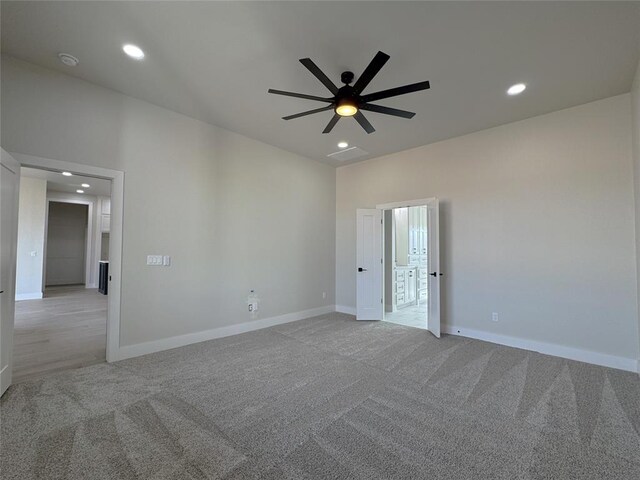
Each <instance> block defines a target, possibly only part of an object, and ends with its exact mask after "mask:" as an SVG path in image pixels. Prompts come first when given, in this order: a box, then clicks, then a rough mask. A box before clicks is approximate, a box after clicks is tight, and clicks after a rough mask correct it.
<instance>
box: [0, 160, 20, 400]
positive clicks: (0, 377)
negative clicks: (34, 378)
mask: <svg viewBox="0 0 640 480" xmlns="http://www.w3.org/2000/svg"><path fill="white" fill-rule="evenodd" d="M4 175H15V178H13V179H11V180H12V182H13V185H14V186H15V191H14V192H13V199H12V200H11V202H10V206H11V207H12V208H11V210H10V211H9V213H10V215H11V216H10V218H7V217H4V216H3V217H2V224H0V230H4V229H6V228H9V233H10V235H11V240H10V242H9V244H8V245H7V244H3V245H2V246H1V247H0V248H1V249H2V253H3V254H4V255H5V259H6V258H7V257H8V261H9V265H7V264H6V263H3V264H2V269H3V270H5V272H6V270H7V269H8V270H9V279H8V280H9V284H8V285H7V284H6V283H4V282H3V283H2V285H1V286H2V289H3V293H2V307H3V308H2V309H3V310H4V312H0V395H2V394H3V393H4V392H5V391H6V390H7V388H9V385H11V377H12V374H13V321H14V316H15V307H16V259H17V246H18V201H19V196H20V164H19V163H18V161H17V160H16V159H15V158H13V157H12V156H11V155H10V154H9V153H8V152H7V151H6V150H4V149H2V151H1V155H0V176H4ZM5 212H6V210H5ZM7 250H9V252H8V255H7ZM5 314H6V316H4V315H5ZM3 358H4V359H6V361H2V359H3Z"/></svg>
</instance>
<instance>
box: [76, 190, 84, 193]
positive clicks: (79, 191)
mask: <svg viewBox="0 0 640 480" xmlns="http://www.w3.org/2000/svg"><path fill="white" fill-rule="evenodd" d="M76 193H84V190H76Z"/></svg>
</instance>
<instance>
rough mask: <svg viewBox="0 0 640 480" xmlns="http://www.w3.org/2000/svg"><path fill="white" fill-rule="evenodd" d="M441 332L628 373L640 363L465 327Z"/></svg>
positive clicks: (451, 327)
mask: <svg viewBox="0 0 640 480" xmlns="http://www.w3.org/2000/svg"><path fill="white" fill-rule="evenodd" d="M442 331H443V332H444V333H448V334H450V335H460V336H462V337H467V338H475V339H476V340H483V341H485V342H490V343H497V344H499V345H506V346H508V347H515V348H522V349H524V350H530V351H532V352H539V353H544V354H546V355H553V356H555V357H562V358H567V359H569V360H576V361H578V362H585V363H592V364H594V365H600V366H603V367H611V368H617V369H619V370H626V371H629V372H638V368H639V366H640V365H639V363H640V362H639V361H638V360H636V359H634V358H626V357H618V356H615V355H608V354H605V353H599V352H594V351H591V350H582V349H579V348H574V347H566V346H564V345H557V344H554V343H545V342H538V341H534V340H526V339H524V338H518V337H510V336H508V335H500V334H497V333H491V332H484V331H481V330H473V329H470V328H465V327H456V326H450V325H443V328H442Z"/></svg>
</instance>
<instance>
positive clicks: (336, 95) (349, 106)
mask: <svg viewBox="0 0 640 480" xmlns="http://www.w3.org/2000/svg"><path fill="white" fill-rule="evenodd" d="M389 58H390V57H389V55H387V54H386V53H383V52H378V53H376V56H375V57H373V60H371V63H369V65H368V66H367V68H365V70H364V72H362V75H360V78H358V81H357V82H356V83H355V84H354V85H353V86H351V85H350V84H351V83H352V82H353V78H354V76H353V72H342V75H341V77H340V80H341V81H342V83H344V86H343V87H340V88H338V87H336V85H335V84H334V83H333V82H332V81H331V80H330V79H329V77H327V76H326V75H325V74H324V73H323V72H322V70H320V68H318V66H317V65H316V64H315V63H313V61H311V59H310V58H302V59H300V63H302V65H304V66H305V67H307V70H309V71H310V72H311V73H312V74H313V75H314V76H315V77H316V78H317V79H318V80H320V82H322V84H323V85H324V86H325V87H327V88H328V89H329V91H330V92H331V93H332V94H333V97H327V98H325V97H317V96H315V95H305V94H303V93H294V92H285V91H282V90H274V89H272V88H270V89H269V93H275V94H277V95H286V96H288V97H296V98H304V99H307V100H316V101H318V102H325V103H328V104H329V105H327V106H326V107H321V108H316V109H314V110H309V111H306V112H302V113H296V114H295V115H289V116H287V117H282V119H283V120H293V119H294V118H299V117H304V116H306V115H312V114H314V113H319V112H324V111H327V110H333V111H334V112H335V113H334V115H333V117H332V118H331V120H330V121H329V123H328V124H327V126H326V127H325V129H324V130H323V131H322V133H329V132H330V131H331V130H332V129H333V127H335V125H336V123H338V120H340V117H353V118H355V119H356V121H357V122H358V123H359V124H360V126H361V127H362V128H363V129H364V130H365V132H367V133H373V132H375V131H376V130H375V128H373V126H372V125H371V124H370V123H369V121H368V120H367V119H366V118H365V116H364V115H363V114H362V112H361V110H367V111H369V112H376V113H383V114H385V115H393V116H395V117H402V118H413V116H414V115H415V113H413V112H407V111H406V110H398V109H397V108H390V107H383V106H382V105H374V104H372V103H369V102H374V101H376V100H382V99H383V98H390V97H396V96H398V95H404V94H406V93H411V92H418V91H420V90H426V89H428V88H429V82H418V83H412V84H411V85H405V86H403V87H396V88H390V89H388V90H382V91H380V92H375V93H368V94H366V95H362V91H363V90H364V89H365V88H366V87H367V85H369V82H371V80H372V79H373V77H375V76H376V75H377V74H378V72H379V71H380V69H381V68H382V67H383V66H384V64H385V63H387V60H389Z"/></svg>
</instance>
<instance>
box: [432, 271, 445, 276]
mask: <svg viewBox="0 0 640 480" xmlns="http://www.w3.org/2000/svg"><path fill="white" fill-rule="evenodd" d="M429 275H431V276H432V277H437V276H438V272H431V273H430V274H429ZM442 275H444V273H441V274H440V276H442Z"/></svg>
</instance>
